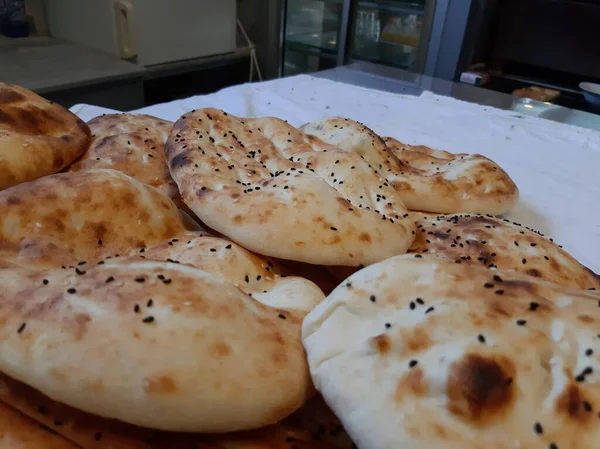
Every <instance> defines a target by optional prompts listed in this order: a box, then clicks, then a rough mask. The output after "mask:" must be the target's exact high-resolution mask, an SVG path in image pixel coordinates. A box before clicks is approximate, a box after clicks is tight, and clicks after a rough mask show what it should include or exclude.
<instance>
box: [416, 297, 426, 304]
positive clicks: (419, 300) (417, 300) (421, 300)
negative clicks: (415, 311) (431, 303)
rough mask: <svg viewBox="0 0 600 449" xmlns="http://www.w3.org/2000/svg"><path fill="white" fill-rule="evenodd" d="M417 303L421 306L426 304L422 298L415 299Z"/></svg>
mask: <svg viewBox="0 0 600 449" xmlns="http://www.w3.org/2000/svg"><path fill="white" fill-rule="evenodd" d="M415 301H416V302H417V304H420V305H424V304H425V301H423V299H421V298H417V299H415Z"/></svg>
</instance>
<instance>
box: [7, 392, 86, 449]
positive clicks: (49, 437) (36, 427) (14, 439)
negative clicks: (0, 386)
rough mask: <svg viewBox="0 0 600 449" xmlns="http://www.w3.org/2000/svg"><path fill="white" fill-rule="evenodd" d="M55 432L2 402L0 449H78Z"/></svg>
mask: <svg viewBox="0 0 600 449" xmlns="http://www.w3.org/2000/svg"><path fill="white" fill-rule="evenodd" d="M78 448H79V446H76V445H75V444H73V443H71V442H69V441H67V440H66V439H64V438H62V437H61V436H59V435H56V434H55V433H54V431H52V430H50V429H49V428H47V427H44V426H42V425H40V424H38V423H37V422H36V421H34V420H33V419H31V418H28V417H26V416H25V415H23V414H21V413H20V412H18V411H16V410H14V409H13V408H10V407H8V406H6V405H4V404H3V403H1V402H0V449H78Z"/></svg>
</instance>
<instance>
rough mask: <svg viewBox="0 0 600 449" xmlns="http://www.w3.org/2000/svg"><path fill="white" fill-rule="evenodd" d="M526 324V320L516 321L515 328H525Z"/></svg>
mask: <svg viewBox="0 0 600 449" xmlns="http://www.w3.org/2000/svg"><path fill="white" fill-rule="evenodd" d="M526 324H527V320H517V326H525V325H526Z"/></svg>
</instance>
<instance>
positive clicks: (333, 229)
mask: <svg viewBox="0 0 600 449" xmlns="http://www.w3.org/2000/svg"><path fill="white" fill-rule="evenodd" d="M329 229H331V230H332V231H337V228H335V227H333V226H331V227H330V228H329Z"/></svg>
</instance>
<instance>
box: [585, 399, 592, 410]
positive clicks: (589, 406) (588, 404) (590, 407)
mask: <svg viewBox="0 0 600 449" xmlns="http://www.w3.org/2000/svg"><path fill="white" fill-rule="evenodd" d="M583 408H584V409H585V411H586V412H591V411H592V404H590V403H589V402H588V401H583Z"/></svg>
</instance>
